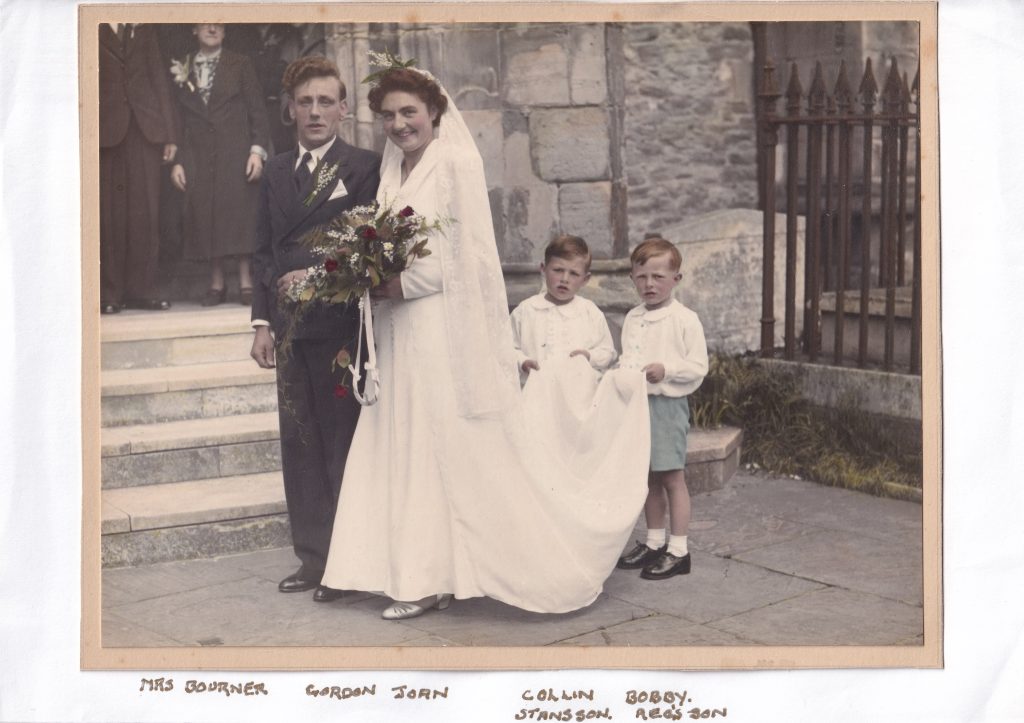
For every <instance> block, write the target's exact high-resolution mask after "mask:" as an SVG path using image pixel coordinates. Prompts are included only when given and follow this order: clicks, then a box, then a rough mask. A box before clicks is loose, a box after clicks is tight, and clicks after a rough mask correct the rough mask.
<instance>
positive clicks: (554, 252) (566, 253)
mask: <svg viewBox="0 0 1024 723" xmlns="http://www.w3.org/2000/svg"><path fill="white" fill-rule="evenodd" d="M578 258H582V259H583V260H584V261H585V262H586V269H587V271H588V272H589V271H590V249H589V248H588V247H587V242H586V241H584V240H583V239H581V238H580V237H579V236H571V235H570V234H567V233H563V234H562V235H561V236H556V237H555V238H553V239H551V243H549V244H548V245H547V248H545V249H544V263H545V264H548V263H550V262H551V259H565V260H566V261H571V260H572V259H578Z"/></svg>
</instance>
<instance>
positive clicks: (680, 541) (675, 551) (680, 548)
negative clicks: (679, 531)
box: [668, 535, 688, 557]
mask: <svg viewBox="0 0 1024 723" xmlns="http://www.w3.org/2000/svg"><path fill="white" fill-rule="evenodd" d="M668 553H669V554H670V555H675V556H676V557H686V555H687V554H688V550H687V549H686V535H669V536H668Z"/></svg>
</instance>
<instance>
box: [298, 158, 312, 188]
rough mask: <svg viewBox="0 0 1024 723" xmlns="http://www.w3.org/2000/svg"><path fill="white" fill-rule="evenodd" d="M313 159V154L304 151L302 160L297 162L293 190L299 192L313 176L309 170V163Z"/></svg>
mask: <svg viewBox="0 0 1024 723" xmlns="http://www.w3.org/2000/svg"><path fill="white" fill-rule="evenodd" d="M312 158H313V154H312V153H310V152H309V151H306V152H305V153H304V154H303V156H302V160H301V161H299V165H298V167H297V168H296V169H295V190H296V191H299V190H301V189H302V187H303V186H305V185H306V181H308V180H309V177H310V176H311V175H313V172H312V171H310V170H309V162H310V160H311V159H312Z"/></svg>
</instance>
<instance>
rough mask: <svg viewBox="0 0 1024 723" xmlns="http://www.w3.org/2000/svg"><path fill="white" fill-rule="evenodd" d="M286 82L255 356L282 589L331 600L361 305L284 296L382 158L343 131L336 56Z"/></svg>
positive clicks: (269, 186)
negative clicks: (350, 365) (282, 504)
mask: <svg viewBox="0 0 1024 723" xmlns="http://www.w3.org/2000/svg"><path fill="white" fill-rule="evenodd" d="M282 85H283V87H284V91H285V92H286V93H287V94H288V98H289V101H288V113H289V115H290V116H291V118H292V120H293V121H295V128H296V131H297V134H298V143H299V147H298V149H297V150H294V151H289V152H287V153H281V154H279V155H277V156H275V157H274V158H273V159H272V160H271V161H270V162H269V163H268V164H267V167H266V170H265V172H264V177H263V182H262V185H261V188H260V202H259V208H258V218H257V229H256V250H255V252H254V254H253V302H252V325H253V327H254V328H255V331H256V336H255V338H254V339H253V344H252V352H251V355H252V358H253V359H255V360H256V363H257V364H259V365H260V366H261V367H263V368H264V369H271V368H273V367H275V365H276V367H277V396H278V415H279V418H280V429H281V468H282V472H283V476H284V491H285V500H286V502H287V504H288V518H289V521H290V523H291V530H292V543H293V546H294V549H295V555H296V557H298V558H299V560H300V562H301V563H302V565H301V567H299V569H298V570H297V571H296V572H295V573H294V574H292V575H289V576H288V577H286V578H285V579H284V580H282V581H281V583H280V584H279V585H278V590H280V591H281V592H304V591H307V590H313V589H315V592H314V594H313V599H314V600H316V601H317V602H328V601H330V600H334V599H336V598H338V597H340V596H341V592H340V591H338V590H332V589H331V588H327V587H324V586H322V585H320V578H321V576H322V575H323V571H324V565H325V563H326V561H327V551H328V548H329V546H330V541H331V531H332V529H333V525H334V511H335V507H336V506H337V503H338V494H339V492H340V489H341V478H342V474H343V472H344V469H345V458H346V457H347V455H348V450H349V446H350V445H351V443H352V435H353V433H354V432H355V427H356V420H357V419H358V417H359V405H358V403H356V402H355V401H354V400H353V398H352V396H351V395H350V394H346V392H347V390H346V389H345V388H343V387H340V386H338V384H339V382H341V381H342V377H341V370H340V369H339V370H332V361H333V360H334V358H335V356H336V355H337V354H338V352H339V351H340V350H341V349H343V348H344V349H348V350H349V351H350V352H351V353H352V355H353V356H355V343H356V341H357V336H358V333H359V314H358V309H357V308H356V307H355V306H354V305H352V306H341V305H318V306H315V307H313V308H311V309H308V310H303V313H302V314H301V316H300V315H299V314H298V313H297V310H296V307H295V306H294V305H293V304H292V303H290V302H288V301H286V300H283V299H282V296H283V293H284V291H285V290H286V289H287V288H288V286H289V285H290V284H291V283H293V282H294V281H296V280H299V279H301V278H303V277H304V276H305V275H306V270H307V269H308V268H309V267H311V266H315V265H316V264H318V263H319V260H318V258H317V256H315V255H314V254H312V253H310V251H309V249H308V248H306V247H305V246H304V245H303V243H302V238H303V236H304V235H305V234H306V233H308V232H309V231H310V230H312V229H313V228H315V227H317V226H319V225H321V224H325V223H327V222H328V221H330V220H331V219H332V218H334V217H335V216H337V215H339V214H341V213H343V212H344V211H347V210H349V209H351V208H352V207H354V206H358V205H362V204H366V203H369V202H371V201H373V200H374V198H375V197H376V194H377V185H378V183H379V182H380V156H379V155H377V154H376V153H372V152H370V151H365V150H362V149H359V148H354V147H352V146H350V145H348V144H347V143H345V142H344V141H342V140H341V139H340V138H338V137H337V134H338V129H339V127H340V125H341V121H342V119H343V118H344V117H345V115H346V113H347V112H348V106H347V104H346V103H345V84H344V83H343V82H342V81H341V77H340V75H339V73H338V68H337V66H336V65H335V64H334V63H333V62H331V61H330V60H327V59H326V58H323V57H304V58H299V59H298V60H295V61H294V62H292V63H291V64H290V65H289V66H288V68H287V69H286V70H285V73H284V77H283V78H282ZM335 164H337V165H336V170H335V171H333V172H331V171H330V169H331V168H334V167H335Z"/></svg>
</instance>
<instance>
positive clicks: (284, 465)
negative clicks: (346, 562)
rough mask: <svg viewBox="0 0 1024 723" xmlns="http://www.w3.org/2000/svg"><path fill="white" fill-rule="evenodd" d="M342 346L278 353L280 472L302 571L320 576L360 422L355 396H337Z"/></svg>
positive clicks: (297, 343)
mask: <svg viewBox="0 0 1024 723" xmlns="http://www.w3.org/2000/svg"><path fill="white" fill-rule="evenodd" d="M343 345H344V344H343V341H342V340H339V339H337V338H335V339H294V340H292V341H291V343H290V347H289V348H287V349H281V348H280V345H279V348H278V350H277V351H278V356H277V395H278V415H279V419H280V428H281V469H282V473H283V476H284V487H285V499H286V500H287V502H288V517H289V520H290V522H291V528H292V542H293V545H294V548H295V555H296V556H297V557H298V558H299V560H301V561H302V568H303V570H305V571H306V572H307V573H308V574H310V575H311V576H316V577H318V576H319V574H320V573H322V572H323V569H324V565H325V564H326V562H327V558H326V555H327V550H328V549H330V543H331V531H332V529H333V527H334V510H335V508H336V507H337V504H338V495H339V493H340V491H341V478H342V476H343V474H344V471H345V459H346V458H347V457H348V450H349V447H350V446H351V445H352V435H353V434H354V433H355V429H356V422H357V421H358V419H359V403H358V402H357V401H356V400H355V399H354V398H353V397H352V395H351V394H350V393H346V394H345V396H339V395H337V394H335V389H336V387H337V384H338V383H339V382H341V381H342V370H341V369H337V370H335V371H332V370H331V361H332V360H333V359H334V358H335V356H336V355H337V353H338V351H339V350H340V349H341V348H342V346H343ZM348 346H349V351H350V352H351V353H353V354H354V351H355V350H354V349H353V348H351V345H348Z"/></svg>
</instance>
